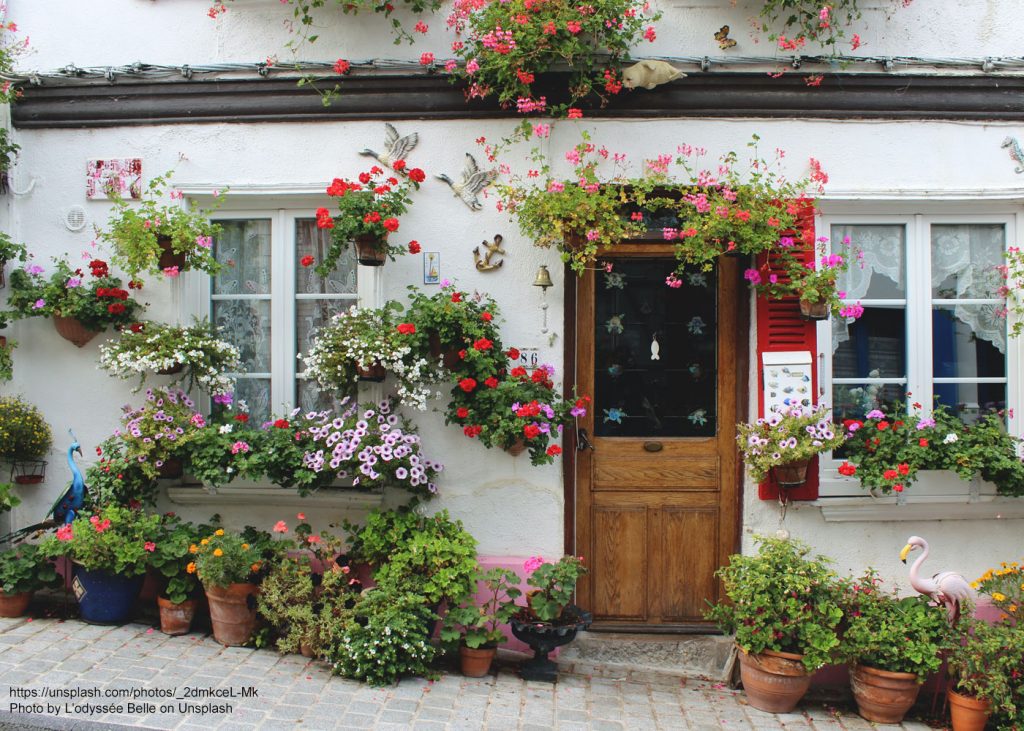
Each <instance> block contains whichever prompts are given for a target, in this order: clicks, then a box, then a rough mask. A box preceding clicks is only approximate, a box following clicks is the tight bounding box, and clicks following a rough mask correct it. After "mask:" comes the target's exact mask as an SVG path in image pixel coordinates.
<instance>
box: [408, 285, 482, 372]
mask: <svg viewBox="0 0 1024 731" xmlns="http://www.w3.org/2000/svg"><path fill="white" fill-rule="evenodd" d="M408 289H409V300H410V302H409V307H408V308H407V310H406V312H405V315H404V319H405V320H406V321H408V322H410V323H412V324H413V325H415V326H416V332H415V335H416V336H417V340H418V343H419V348H420V350H421V351H423V350H428V351H429V352H430V355H431V356H433V357H434V358H437V357H439V356H442V358H443V364H444V366H445V367H446V368H448V369H450V370H451V369H454V368H455V367H456V366H457V365H458V364H459V361H460V360H461V358H460V356H459V351H460V350H463V351H466V350H467V349H468V348H469V347H470V346H472V344H473V343H474V342H476V341H478V340H480V339H481V338H485V339H487V340H489V341H491V343H492V344H493V343H498V345H497V346H496V348H497V350H498V351H500V350H501V345H500V337H499V333H498V327H497V324H496V318H498V317H499V310H498V305H497V303H496V302H495V301H494V300H493V299H492V298H491V297H490V296H489V295H486V294H479V293H475V294H473V295H470V294H468V293H466V292H462V291H460V290H459V289H458V288H457V287H456V286H455V284H453V283H452V282H448V281H445V282H442V283H441V289H440V290H438V291H437V292H435V293H434V294H432V295H427V294H426V293H425V292H422V291H420V290H419V289H418V288H417V287H416V286H415V285H410V286H409V288H408ZM467 352H468V351H467Z"/></svg>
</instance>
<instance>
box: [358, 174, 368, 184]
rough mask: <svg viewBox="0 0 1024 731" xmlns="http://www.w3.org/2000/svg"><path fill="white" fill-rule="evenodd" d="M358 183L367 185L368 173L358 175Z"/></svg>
mask: <svg viewBox="0 0 1024 731" xmlns="http://www.w3.org/2000/svg"><path fill="white" fill-rule="evenodd" d="M359 182H360V183H362V184H363V185H366V184H367V183H369V182H370V174H369V173H359Z"/></svg>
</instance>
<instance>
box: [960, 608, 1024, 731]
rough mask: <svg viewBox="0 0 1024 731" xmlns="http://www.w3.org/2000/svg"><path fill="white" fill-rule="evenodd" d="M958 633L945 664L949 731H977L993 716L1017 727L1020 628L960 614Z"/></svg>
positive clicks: (1023, 660) (1023, 702)
mask: <svg viewBox="0 0 1024 731" xmlns="http://www.w3.org/2000/svg"><path fill="white" fill-rule="evenodd" d="M1018 590H1019V589H1018ZM959 630H960V634H961V639H960V641H959V642H958V643H956V644H954V645H953V649H952V651H951V652H950V653H949V655H948V656H947V660H946V661H947V667H948V670H949V674H950V679H951V680H950V683H951V684H950V687H949V691H948V696H949V709H950V714H951V716H952V722H953V731H983V729H984V728H985V725H986V723H987V722H988V719H989V716H990V715H991V714H992V713H993V712H995V713H996V714H998V715H999V716H1001V717H1003V718H1005V719H1006V720H1008V721H1010V722H1011V723H1016V722H1018V719H1019V717H1020V715H1021V714H1024V682H1022V679H1024V626H1021V624H1020V623H1019V622H1015V621H1013V620H1011V619H1009V618H1004V619H1002V620H1000V621H998V622H996V623H994V624H989V623H987V622H983V621H980V620H977V619H975V618H973V617H970V616H967V615H964V616H963V617H962V618H961V621H960V625H959Z"/></svg>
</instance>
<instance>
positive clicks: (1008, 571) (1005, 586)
mask: <svg viewBox="0 0 1024 731" xmlns="http://www.w3.org/2000/svg"><path fill="white" fill-rule="evenodd" d="M971 586H972V587H974V588H975V589H977V590H978V591H979V592H980V593H982V594H984V595H986V596H987V597H988V598H989V600H990V601H991V602H992V604H994V605H995V606H996V607H998V608H999V609H1000V610H1001V611H1002V612H1003V614H1004V615H1005V616H1006V617H1008V618H1010V619H1013V620H1014V621H1016V622H1017V623H1018V624H1021V620H1024V563H1021V562H1018V561H1013V562H1010V563H1006V562H1004V563H1002V564H1001V565H1000V567H999V568H998V569H989V570H988V571H986V572H985V573H984V574H982V575H981V577H980V578H979V579H978V580H977V581H975V582H974V583H973V584H971Z"/></svg>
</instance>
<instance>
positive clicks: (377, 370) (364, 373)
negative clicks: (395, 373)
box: [356, 361, 388, 383]
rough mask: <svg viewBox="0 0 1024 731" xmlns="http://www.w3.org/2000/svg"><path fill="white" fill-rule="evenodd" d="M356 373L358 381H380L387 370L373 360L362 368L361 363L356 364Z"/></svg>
mask: <svg viewBox="0 0 1024 731" xmlns="http://www.w3.org/2000/svg"><path fill="white" fill-rule="evenodd" d="M356 373H358V374H359V380H360V381H372V382H374V383H380V382H381V381H383V380H384V378H385V377H386V376H387V374H388V371H387V369H386V368H385V367H384V366H382V365H381V364H380V363H378V362H376V361H375V362H374V364H373V365H371V366H369V367H368V368H364V367H363V366H362V365H359V364H356Z"/></svg>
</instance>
